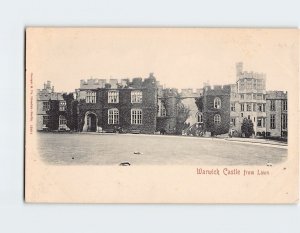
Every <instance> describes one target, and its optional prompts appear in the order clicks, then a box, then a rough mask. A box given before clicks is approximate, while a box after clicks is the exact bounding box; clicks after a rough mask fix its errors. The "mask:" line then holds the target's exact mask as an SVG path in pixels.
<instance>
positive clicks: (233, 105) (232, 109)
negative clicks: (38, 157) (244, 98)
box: [231, 103, 235, 112]
mask: <svg viewBox="0 0 300 233" xmlns="http://www.w3.org/2000/svg"><path fill="white" fill-rule="evenodd" d="M231 111H233V112H234V111H235V103H231Z"/></svg>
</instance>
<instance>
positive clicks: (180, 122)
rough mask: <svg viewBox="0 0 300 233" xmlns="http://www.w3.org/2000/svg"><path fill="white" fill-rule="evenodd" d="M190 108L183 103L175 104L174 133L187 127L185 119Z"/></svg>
mask: <svg viewBox="0 0 300 233" xmlns="http://www.w3.org/2000/svg"><path fill="white" fill-rule="evenodd" d="M190 112H191V110H190V109H189V108H188V107H187V106H185V105H184V104H183V103H181V102H179V103H178V104H177V115H176V134H181V133H182V130H184V129H185V128H187V127H188V126H189V125H188V124H187V123H186V120H187V119H188V118H189V117H190Z"/></svg>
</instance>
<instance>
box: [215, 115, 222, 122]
mask: <svg viewBox="0 0 300 233" xmlns="http://www.w3.org/2000/svg"><path fill="white" fill-rule="evenodd" d="M214 122H215V124H220V123H221V116H220V115H219V114H216V115H215V116H214Z"/></svg>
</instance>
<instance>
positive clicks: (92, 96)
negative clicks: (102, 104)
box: [85, 91, 96, 103]
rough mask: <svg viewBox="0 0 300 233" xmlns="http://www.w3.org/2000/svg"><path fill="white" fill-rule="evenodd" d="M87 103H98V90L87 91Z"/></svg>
mask: <svg viewBox="0 0 300 233" xmlns="http://www.w3.org/2000/svg"><path fill="white" fill-rule="evenodd" d="M85 102H86V103H96V92H94V91H87V92H86V97H85Z"/></svg>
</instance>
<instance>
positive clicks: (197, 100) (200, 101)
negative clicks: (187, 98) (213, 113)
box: [195, 96, 203, 112]
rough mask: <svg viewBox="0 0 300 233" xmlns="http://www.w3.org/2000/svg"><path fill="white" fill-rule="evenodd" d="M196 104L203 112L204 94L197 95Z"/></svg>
mask: <svg viewBox="0 0 300 233" xmlns="http://www.w3.org/2000/svg"><path fill="white" fill-rule="evenodd" d="M195 104H196V106H197V108H198V110H199V112H203V96H200V97H196V98H195Z"/></svg>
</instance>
